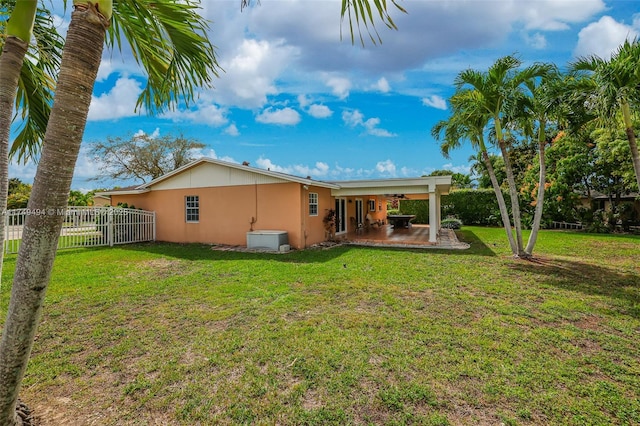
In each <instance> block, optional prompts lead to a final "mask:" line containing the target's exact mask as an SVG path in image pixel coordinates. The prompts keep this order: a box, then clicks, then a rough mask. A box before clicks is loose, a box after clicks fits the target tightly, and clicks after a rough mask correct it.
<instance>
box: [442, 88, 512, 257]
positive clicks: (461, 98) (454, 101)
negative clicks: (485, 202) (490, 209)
mask: <svg viewBox="0 0 640 426" xmlns="http://www.w3.org/2000/svg"><path fill="white" fill-rule="evenodd" d="M449 105H451V110H452V113H451V116H450V117H449V119H448V120H442V121H439V122H438V123H436V125H435V126H433V128H432V129H431V135H432V136H433V137H434V138H435V139H436V140H442V141H443V142H442V144H441V145H440V149H441V151H442V155H444V156H445V157H448V156H449V152H450V151H451V150H452V149H455V148H458V147H460V146H461V145H462V142H464V141H465V140H466V141H469V142H470V143H471V146H472V147H473V148H474V149H475V150H477V151H478V156H479V157H480V158H481V159H482V161H483V163H484V166H485V169H486V171H487V174H488V175H489V178H490V180H491V185H492V186H493V190H494V192H495V194H496V199H497V200H498V208H499V210H500V217H501V219H502V224H503V226H504V230H505V233H506V234H507V239H508V240H509V246H510V247H511V251H512V253H514V254H515V253H517V252H518V246H517V244H516V241H515V239H514V237H513V234H512V232H511V219H510V218H509V212H508V209H507V204H506V202H505V200H504V196H503V194H502V188H501V187H500V183H499V182H498V179H497V177H496V173H495V171H494V169H493V163H492V162H491V158H490V156H489V153H488V152H487V146H486V144H485V141H484V132H485V127H486V126H487V124H488V122H489V118H490V116H489V114H488V113H487V112H486V110H485V109H484V106H483V105H482V98H481V97H480V96H479V93H478V92H476V91H473V90H459V91H458V92H456V93H455V94H454V95H453V96H452V97H451V98H450V99H449Z"/></svg>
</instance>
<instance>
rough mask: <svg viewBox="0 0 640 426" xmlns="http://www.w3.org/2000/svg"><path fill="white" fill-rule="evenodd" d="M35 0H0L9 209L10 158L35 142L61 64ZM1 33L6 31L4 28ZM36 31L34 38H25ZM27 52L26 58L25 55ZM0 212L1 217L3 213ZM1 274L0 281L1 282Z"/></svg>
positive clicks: (3, 161) (2, 179)
mask: <svg viewBox="0 0 640 426" xmlns="http://www.w3.org/2000/svg"><path fill="white" fill-rule="evenodd" d="M37 5H38V2H37V0H27V1H19V2H17V3H16V2H15V1H6V0H4V1H2V2H0V10H1V11H2V12H1V13H2V14H5V15H8V14H9V11H11V13H10V16H9V18H8V20H7V24H6V28H3V29H4V30H6V37H5V38H4V39H0V40H5V41H4V44H3V45H2V54H1V56H0V210H1V211H3V212H4V211H6V209H7V188H8V186H7V185H8V181H9V157H11V156H12V155H13V156H14V157H17V159H18V160H19V161H20V160H24V161H26V160H27V159H28V158H29V157H30V156H31V155H32V154H33V152H34V150H35V149H36V148H37V146H39V144H40V142H41V140H42V137H43V136H44V131H45V129H46V124H47V120H48V117H49V110H50V105H51V100H52V86H53V84H52V81H53V80H52V78H51V77H50V76H51V75H54V74H55V72H56V71H57V68H58V66H59V63H60V52H61V51H62V41H61V38H60V36H59V35H58V33H57V32H56V30H55V28H54V26H53V22H52V20H51V18H50V16H49V13H48V11H46V10H43V9H41V10H40V11H38V10H37ZM3 32H4V31H3ZM32 35H35V37H34V38H35V41H36V43H35V44H34V45H33V46H32V48H31V49H30V46H29V42H30V41H31V37H32ZM25 57H27V58H28V60H26V61H25V60H24V59H25ZM14 103H15V104H16V105H17V108H18V110H19V111H21V116H22V122H23V125H22V129H21V130H20V131H19V133H18V135H17V137H16V138H15V140H14V143H13V145H12V146H11V149H10V148H9V137H10V131H11V123H12V121H13V105H14ZM3 217H4V216H3ZM4 232H5V229H4V221H3V222H2V223H1V224H0V271H1V270H2V264H3V259H4V237H5V235H4ZM1 280H2V278H1V275H0V285H1V283H2V281H1Z"/></svg>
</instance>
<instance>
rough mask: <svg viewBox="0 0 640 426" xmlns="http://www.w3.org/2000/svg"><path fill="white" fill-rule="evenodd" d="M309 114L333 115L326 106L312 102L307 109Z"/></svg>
mask: <svg viewBox="0 0 640 426" xmlns="http://www.w3.org/2000/svg"><path fill="white" fill-rule="evenodd" d="M307 112H308V113H309V115H310V116H312V117H313V118H328V117H331V116H332V115H333V111H331V109H330V108H329V107H328V106H326V105H321V104H313V105H311V106H310V107H309V109H308V110H307Z"/></svg>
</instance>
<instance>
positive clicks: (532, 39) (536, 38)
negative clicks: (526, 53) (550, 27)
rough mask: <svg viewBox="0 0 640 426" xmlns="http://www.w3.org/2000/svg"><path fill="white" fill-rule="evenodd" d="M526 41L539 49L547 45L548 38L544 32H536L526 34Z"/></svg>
mask: <svg viewBox="0 0 640 426" xmlns="http://www.w3.org/2000/svg"><path fill="white" fill-rule="evenodd" d="M524 41H525V43H527V44H528V45H529V46H531V47H533V48H534V49H537V50H542V49H544V48H545V47H547V38H546V37H545V36H544V35H543V34H542V33H535V34H533V35H529V34H525V35H524Z"/></svg>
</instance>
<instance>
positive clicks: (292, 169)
mask: <svg viewBox="0 0 640 426" xmlns="http://www.w3.org/2000/svg"><path fill="white" fill-rule="evenodd" d="M256 164H257V165H258V167H260V168H262V169H265V170H271V171H273V172H280V173H287V174H290V175H294V176H301V177H307V176H310V177H312V178H321V177H323V176H326V175H327V174H328V173H329V165H328V164H327V163H323V162H321V161H318V162H316V164H315V166H314V167H309V166H305V165H302V164H295V165H292V166H279V165H277V164H274V163H273V161H271V160H270V159H268V158H264V157H260V158H258V159H257V160H256Z"/></svg>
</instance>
